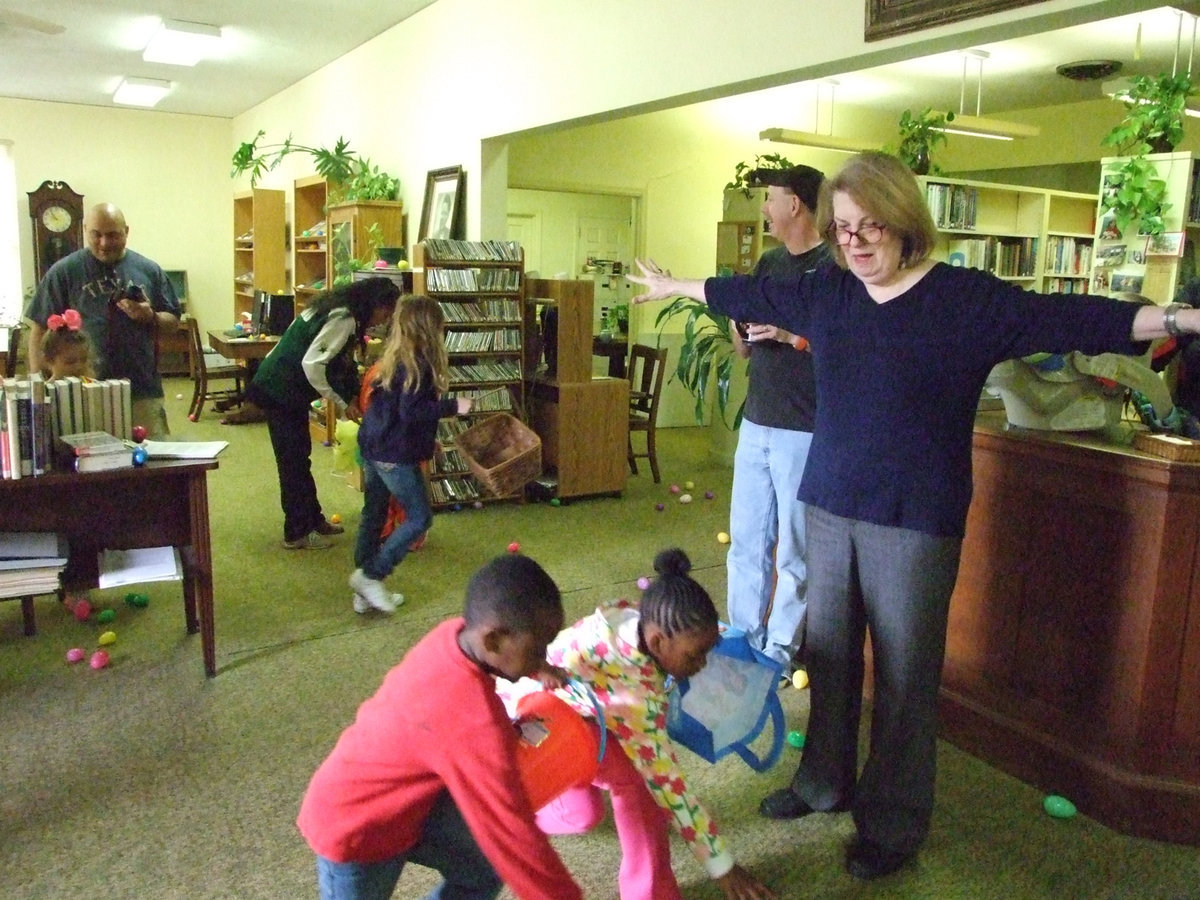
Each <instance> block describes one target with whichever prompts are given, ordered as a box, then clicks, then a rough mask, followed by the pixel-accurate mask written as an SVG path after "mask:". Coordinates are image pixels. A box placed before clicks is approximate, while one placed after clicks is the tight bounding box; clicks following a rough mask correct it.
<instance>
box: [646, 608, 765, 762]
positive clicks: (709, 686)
mask: <svg viewBox="0 0 1200 900" xmlns="http://www.w3.org/2000/svg"><path fill="white" fill-rule="evenodd" d="M782 674H783V669H782V667H781V666H780V665H779V663H777V662H775V660H773V659H771V658H770V657H769V656H766V655H765V654H763V653H761V652H759V651H758V650H755V649H754V648H753V647H751V646H750V643H749V642H748V641H747V640H746V636H745V635H744V634H742V632H740V631H727V632H725V633H724V634H723V635H722V636H721V639H720V640H719V641H718V642H717V645H716V646H715V647H714V648H713V649H712V652H710V653H709V654H708V664H707V665H706V666H705V667H704V668H703V669H701V670H700V671H699V672H698V673H696V674H695V675H693V676H692V677H691V678H686V679H683V680H682V681H679V682H676V684H675V686H674V687H673V688H672V689H671V694H670V701H669V703H670V705H669V707H668V710H667V733H668V734H669V735H670V736H671V740H673V741H675V742H676V743H677V744H681V745H683V746H684V747H687V748H688V749H689V750H691V751H692V752H693V753H695V754H696V755H697V756H700V757H701V758H702V759H706V760H708V761H709V762H716V761H717V760H719V759H721V758H722V757H724V756H727V755H729V754H730V753H736V754H737V755H738V756H740V757H741V758H742V759H743V760H745V762H746V764H747V765H748V766H750V768H752V769H754V770H755V771H756V772H765V771H766V770H767V769H769V768H771V766H773V765H775V763H776V762H778V761H779V754H780V752H781V751H782V750H783V738H784V721H783V706H782V705H781V704H780V702H779V694H778V693H777V691H776V684H778V682H779V679H780V678H781V677H782ZM768 720H769V721H770V723H771V728H772V731H773V735H772V739H771V747H770V749H769V750H768V751H767V753H766V755H765V756H762V757H760V756H758V755H756V754H755V752H754V751H753V750H751V749H750V744H751V743H753V742H754V741H755V739H757V738H758V736H759V735H761V734H762V733H763V731H764V730H765V728H766V727H767V722H768Z"/></svg>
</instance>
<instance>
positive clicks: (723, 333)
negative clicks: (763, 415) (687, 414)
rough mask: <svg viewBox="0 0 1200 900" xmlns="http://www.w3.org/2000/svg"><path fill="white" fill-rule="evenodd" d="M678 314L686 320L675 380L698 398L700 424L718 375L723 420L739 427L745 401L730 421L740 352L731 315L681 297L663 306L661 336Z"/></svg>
mask: <svg viewBox="0 0 1200 900" xmlns="http://www.w3.org/2000/svg"><path fill="white" fill-rule="evenodd" d="M676 316H685V317H686V318H685V320H684V323H683V345H682V347H681V348H680V351H679V361H678V363H676V365H675V371H674V373H673V374H672V375H671V378H672V380H675V379H678V380H679V382H680V383H681V384H682V385H683V386H684V387H685V388H686V389H687V391H688V393H690V394H691V395H692V396H693V397H694V398H695V400H696V409H695V414H696V423H697V424H700V423H702V422H703V421H704V413H705V411H706V410H707V409H708V403H709V382H710V380H711V379H712V376H713V375H714V374H715V375H716V388H717V407H718V409H719V410H720V412H721V421H722V422H724V423H725V424H726V425H727V426H728V427H729V428H731V429H733V430H736V429H737V428H738V427H740V426H741V424H742V411H743V408H744V407H745V401H743V402H742V404H741V405H740V406H738V409H737V412H736V413H735V414H734V417H733V424H732V425H730V424H729V418H728V415H727V412H728V407H729V385H730V380H731V379H732V377H733V364H734V360H735V359H737V355H736V353H735V352H734V349H733V334H732V328H733V323H732V322H731V321H730V320H729V318H728V317H726V316H723V315H721V314H720V313H714V312H713V311H712V310H711V309H709V308H708V305H707V304H705V303H698V302H696V301H695V300H692V299H690V298H687V297H677V298H675V299H674V300H672V301H671V303H670V304H669V305H668V306H666V307H665V308H663V309H662V310H661V311H660V312H659V314H658V317H657V318H656V319H655V320H654V325H655V327H656V328H657V329H658V334H659V339H660V340H661V339H662V331H663V327H664V326H665V325H666V324H667V322H669V321H670V320H671V319H673V318H675V317H676Z"/></svg>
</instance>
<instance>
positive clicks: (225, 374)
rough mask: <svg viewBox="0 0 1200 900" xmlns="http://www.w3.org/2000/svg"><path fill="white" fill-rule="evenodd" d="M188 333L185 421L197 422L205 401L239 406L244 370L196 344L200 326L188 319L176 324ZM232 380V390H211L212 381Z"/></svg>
mask: <svg viewBox="0 0 1200 900" xmlns="http://www.w3.org/2000/svg"><path fill="white" fill-rule="evenodd" d="M180 327H181V328H186V329H187V330H188V373H189V374H190V375H191V377H192V384H193V389H192V403H191V405H190V406H189V407H188V418H189V419H190V420H191V421H193V422H199V421H200V414H201V413H202V412H204V404H205V403H207V402H208V401H209V400H212V401H215V402H223V403H228V404H233V403H240V402H241V400H242V392H243V389H244V387H245V382H246V369H245V367H243V366H240V365H238V364H237V362H236V361H234V360H232V359H227V358H226V357H224V356H222V355H221V354H219V353H217V352H216V351H215V350H210V349H205V347H204V345H203V344H202V343H201V342H200V323H199V322H198V321H197V320H196V317H195V316H189V317H188V318H187V320H186V321H185V322H183V323H182V324H181V325H180ZM230 379H232V380H233V386H232V387H224V388H221V389H219V390H218V389H214V388H213V387H211V383H212V382H214V381H229V380H230Z"/></svg>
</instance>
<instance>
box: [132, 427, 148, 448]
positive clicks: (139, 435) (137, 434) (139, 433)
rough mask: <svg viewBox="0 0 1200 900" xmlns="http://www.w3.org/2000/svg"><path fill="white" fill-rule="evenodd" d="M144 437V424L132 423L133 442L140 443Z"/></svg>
mask: <svg viewBox="0 0 1200 900" xmlns="http://www.w3.org/2000/svg"><path fill="white" fill-rule="evenodd" d="M145 439H146V426H145V425H134V426H133V440H134V442H135V443H138V444H140V443H141V442H142V441H144V440H145Z"/></svg>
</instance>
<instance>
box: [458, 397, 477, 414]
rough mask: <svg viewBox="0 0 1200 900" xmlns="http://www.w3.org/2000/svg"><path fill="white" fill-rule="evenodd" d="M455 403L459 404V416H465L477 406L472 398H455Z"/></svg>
mask: <svg viewBox="0 0 1200 900" xmlns="http://www.w3.org/2000/svg"><path fill="white" fill-rule="evenodd" d="M454 399H455V402H457V403H458V414H459V415H460V416H465V415H466V414H467V413H469V412H470V411H471V409H472V408H473V407H474V406H475V401H474V400H472V399H471V398H470V397H455V398H454Z"/></svg>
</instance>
